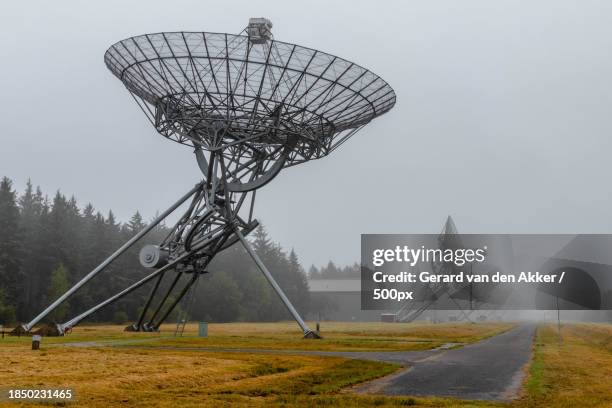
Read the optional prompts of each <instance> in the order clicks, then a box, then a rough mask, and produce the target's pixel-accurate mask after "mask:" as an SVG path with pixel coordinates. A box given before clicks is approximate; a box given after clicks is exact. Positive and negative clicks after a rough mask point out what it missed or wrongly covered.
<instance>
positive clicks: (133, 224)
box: [127, 211, 147, 235]
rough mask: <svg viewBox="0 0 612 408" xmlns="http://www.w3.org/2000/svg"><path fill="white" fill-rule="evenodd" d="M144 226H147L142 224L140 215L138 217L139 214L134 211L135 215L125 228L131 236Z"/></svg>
mask: <svg viewBox="0 0 612 408" xmlns="http://www.w3.org/2000/svg"><path fill="white" fill-rule="evenodd" d="M146 226H147V224H145V223H144V221H143V220H142V215H140V212H138V211H136V214H134V215H133V216H132V218H131V219H130V221H129V222H128V223H127V228H128V230H129V231H130V233H131V234H132V235H134V234H137V233H138V232H140V231H142V230H143V229H144V228H145V227H146Z"/></svg>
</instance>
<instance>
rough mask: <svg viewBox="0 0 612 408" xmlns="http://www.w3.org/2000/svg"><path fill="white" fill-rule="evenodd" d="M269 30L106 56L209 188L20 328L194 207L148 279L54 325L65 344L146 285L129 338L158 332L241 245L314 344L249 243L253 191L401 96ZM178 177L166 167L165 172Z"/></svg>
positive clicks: (204, 35)
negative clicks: (71, 332)
mask: <svg viewBox="0 0 612 408" xmlns="http://www.w3.org/2000/svg"><path fill="white" fill-rule="evenodd" d="M271 29H272V23H271V22H270V20H267V19H265V18H252V19H250V20H249V25H248V26H247V28H246V29H245V30H244V31H243V33H241V34H223V33H210V32H166V33H156V34H144V35H140V36H136V37H131V38H127V39H125V40H122V41H119V42H118V43H116V44H114V45H112V46H111V47H110V48H109V49H108V50H107V51H106V54H105V55H104V62H105V63H106V66H107V67H108V69H109V70H110V71H111V72H112V73H113V75H115V76H116V77H117V78H118V79H119V80H120V81H121V82H122V83H123V84H124V85H125V87H126V89H127V90H128V91H129V92H130V94H131V95H132V96H133V98H134V100H135V101H136V102H137V103H138V105H139V106H140V108H141V109H142V111H143V112H144V113H145V115H146V116H147V118H148V119H149V121H150V122H151V124H152V125H153V126H154V127H155V129H156V130H157V132H158V133H159V134H161V135H162V136H164V137H166V138H168V139H170V140H173V141H175V142H178V143H181V144H183V145H185V146H188V147H190V148H191V150H193V151H194V152H195V158H196V162H197V164H198V166H199V168H200V170H201V172H202V177H203V180H202V181H201V182H199V183H197V184H196V185H195V187H193V188H192V189H191V190H190V191H189V192H187V193H186V194H185V195H184V196H183V197H182V198H180V199H179V200H178V201H177V202H176V203H175V204H173V205H172V206H171V207H170V208H169V209H168V210H166V211H165V212H164V213H162V214H161V215H160V216H159V217H158V218H157V219H156V220H154V221H153V222H151V224H150V225H148V226H147V228H145V229H144V230H143V231H142V232H140V233H138V234H137V235H136V236H134V237H133V238H132V239H130V240H129V241H128V242H127V243H125V244H124V245H123V246H122V247H121V248H119V249H118V250H117V251H116V252H115V253H114V254H112V255H111V256H110V257H109V258H108V259H106V260H105V261H104V262H103V263H102V264H100V265H99V266H98V267H97V268H95V269H94V270H93V271H91V272H90V273H89V274H87V275H86V276H85V277H84V278H83V279H82V280H81V281H79V282H78V283H77V284H76V285H74V286H73V287H72V288H71V289H69V290H68V291H67V292H66V293H65V294H64V295H62V296H61V297H60V298H59V299H57V300H56V301H54V302H53V303H52V304H51V305H50V306H49V307H47V309H45V310H44V311H43V312H42V313H40V314H39V315H38V316H36V317H35V318H34V319H33V320H32V321H31V322H29V323H28V324H26V325H23V326H22V329H24V330H25V331H29V330H30V329H31V328H32V327H33V326H34V325H35V324H37V323H38V322H39V321H40V320H41V319H43V318H44V317H45V316H47V315H48V314H49V313H50V312H51V311H52V310H53V309H55V308H56V307H57V306H58V305H59V304H60V303H61V302H63V301H64V300H66V299H67V298H68V297H69V296H70V295H72V294H73V293H74V292H75V291H76V290H78V289H79V288H80V287H81V286H82V285H84V284H85V283H86V282H87V281H89V280H90V279H91V278H93V277H94V276H95V275H96V274H98V273H99V272H100V271H102V270H103V269H104V268H106V266H108V265H109V264H110V263H111V262H112V261H113V260H114V259H116V258H117V257H118V256H119V255H121V254H122V253H123V252H125V251H126V250H127V249H128V248H130V247H131V246H132V245H134V244H136V242H138V241H139V240H140V239H141V238H142V237H143V236H144V235H146V233H147V232H149V231H150V230H151V229H153V228H155V226H156V225H158V224H159V223H160V222H162V221H163V220H164V219H165V218H166V217H167V216H168V215H169V214H170V213H172V212H173V211H175V210H176V209H177V208H178V207H179V206H181V205H182V204H183V203H185V202H187V203H189V204H188V206H187V209H186V210H185V211H184V213H183V214H182V216H181V217H180V218H179V221H178V222H177V223H176V224H175V225H174V226H173V227H172V228H171V230H170V233H169V234H168V235H167V236H166V238H165V239H164V240H163V241H162V242H160V243H159V244H158V245H156V246H152V245H148V246H145V247H144V248H143V249H142V251H141V254H140V260H141V263H142V265H144V266H145V267H147V268H150V269H152V270H153V272H152V273H151V274H149V275H148V276H146V277H144V278H142V279H141V280H139V281H138V282H135V283H134V284H132V285H131V286H129V287H127V288H126V289H124V290H123V291H121V292H119V293H117V294H115V295H114V296H111V297H110V298H108V299H107V300H105V301H104V302H101V303H100V304H98V305H96V306H94V307H92V308H91V309H89V310H87V311H85V312H83V313H81V314H80V315H78V316H76V317H74V318H72V319H70V320H69V321H67V322H65V323H63V324H58V325H57V332H58V334H63V333H64V332H65V331H66V330H67V329H69V328H71V327H73V326H75V325H76V324H78V323H79V322H80V321H82V320H83V319H85V318H86V317H88V316H90V315H91V314H92V313H94V312H96V311H97V310H99V309H100V308H102V307H104V306H107V305H109V304H111V303H113V302H115V301H117V300H118V299H120V298H122V297H123V296H125V295H127V294H129V293H131V292H132V291H134V290H136V289H137V288H139V287H141V286H142V285H144V284H146V283H148V282H151V281H152V282H154V283H153V287H152V290H151V294H150V296H149V298H148V300H147V301H146V303H145V305H144V306H143V308H142V311H141V313H140V317H139V319H138V321H137V322H136V323H134V324H133V325H130V326H129V327H128V330H144V331H155V330H158V329H159V327H160V325H161V324H162V322H164V321H165V320H166V318H167V317H168V316H169V314H170V313H171V312H172V310H173V309H174V308H175V306H176V305H177V304H178V303H179V302H180V300H181V298H182V297H184V296H185V294H186V293H187V292H188V291H189V290H190V288H191V287H192V285H193V284H194V283H195V282H196V281H197V280H198V277H199V276H200V275H201V274H203V273H206V272H207V267H208V265H209V264H210V262H211V261H212V259H213V258H214V257H215V255H216V254H218V253H219V252H221V251H223V250H225V249H226V248H228V247H230V246H231V245H233V244H234V243H237V242H240V243H242V245H243V246H244V247H245V249H246V250H247V252H248V253H249V254H250V256H251V257H252V258H253V260H254V261H255V263H256V264H257V266H258V267H259V269H260V270H261V271H262V273H263V274H264V276H265V277H266V279H267V280H268V281H269V283H270V285H271V286H272V287H273V288H274V290H275V291H276V292H277V294H278V295H279V297H280V298H281V300H282V301H283V303H284V304H285V306H286V307H287V309H288V310H289V312H290V313H291V315H292V316H293V318H294V319H295V320H296V321H297V322H298V324H299V325H300V327H301V328H302V330H303V331H304V335H305V336H306V337H317V334H316V333H315V332H313V331H311V330H310V329H309V328H308V326H307V325H306V323H304V320H303V319H302V318H301V317H300V315H299V313H298V312H297V310H296V309H295V308H294V307H293V305H292V304H291V302H290V301H289V299H288V298H287V297H286V296H285V294H284V293H283V291H282V290H281V288H280V286H278V284H277V283H276V281H275V280H274V278H273V277H272V275H271V274H270V272H269V271H268V269H267V268H266V267H265V265H264V264H263V262H262V261H261V259H259V257H258V256H257V254H256V253H255V251H254V250H253V249H252V248H251V246H250V244H249V242H248V241H247V240H246V239H245V236H246V235H247V234H248V233H250V232H251V231H252V230H253V229H254V228H256V226H257V225H258V223H257V220H255V219H254V218H253V209H254V204H255V192H256V191H257V189H259V188H261V187H263V186H264V185H266V184H267V183H269V182H270V181H271V180H273V179H274V177H276V175H278V173H279V172H280V171H281V170H282V169H283V168H285V167H289V166H294V165H296V164H300V163H304V162H307V161H310V160H314V159H318V158H321V157H324V156H327V155H328V154H330V153H331V152H332V151H334V150H335V149H336V148H338V147H339V146H340V145H342V144H343V143H344V142H345V141H346V140H348V138H349V137H351V136H352V135H353V134H355V132H357V131H358V130H359V129H361V128H362V127H363V126H365V125H366V124H368V123H369V122H370V121H371V120H372V119H374V118H376V117H377V116H380V115H382V114H384V113H385V112H388V111H389V110H390V109H391V108H392V107H393V106H394V104H395V92H394V91H393V89H391V87H390V86H389V85H388V84H387V83H386V82H385V81H384V80H383V79H382V78H380V77H379V76H377V75H376V74H374V73H372V72H371V71H368V70H367V69H365V68H363V67H361V66H359V65H357V64H355V63H353V62H350V61H347V60H345V59H342V58H340V57H337V56H334V55H330V54H327V53H325V52H322V51H317V50H314V49H312V48H306V47H301V46H299V45H295V44H289V43H285V42H280V41H276V40H274V39H273V37H272V32H271ZM244 34H246V35H244ZM171 169H172V168H171V164H170V163H160V171H171ZM289 198H290V197H288V199H289ZM181 279H182V280H183V281H186V283H185V284H184V285H180V284H179V281H180V280H181ZM163 281H168V282H167V283H166V284H163ZM162 287H163V288H165V291H164V292H163V293H159V292H160V291H161V289H160V288H162ZM156 299H157V301H156V302H155V300H156ZM151 308H153V309H151Z"/></svg>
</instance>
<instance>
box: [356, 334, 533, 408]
mask: <svg viewBox="0 0 612 408" xmlns="http://www.w3.org/2000/svg"><path fill="white" fill-rule="evenodd" d="M534 333H535V325H532V324H524V325H520V326H518V327H516V328H514V329H512V330H510V331H508V332H505V333H502V334H500V335H497V336H494V337H491V338H489V339H486V340H483V341H480V342H478V343H474V344H470V345H467V346H465V347H462V348H457V349H452V350H448V351H447V352H445V353H438V354H435V355H431V356H429V357H426V358H424V359H422V360H418V361H413V363H412V366H411V367H410V368H408V369H407V370H404V371H401V372H399V373H396V374H393V375H392V376H389V377H386V378H382V379H379V380H374V381H372V382H370V383H367V384H364V385H362V386H360V387H358V388H356V389H355V390H356V391H357V392H368V393H370V392H375V393H382V394H386V395H421V396H425V395H435V396H445V397H455V398H461V399H480V400H507V399H511V398H513V397H516V396H517V394H518V391H519V390H520V387H521V383H522V380H523V378H524V375H525V367H526V365H527V363H528V362H529V360H530V358H531V350H532V345H533V337H534Z"/></svg>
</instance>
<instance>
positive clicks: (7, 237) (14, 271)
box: [0, 177, 25, 317]
mask: <svg viewBox="0 0 612 408" xmlns="http://www.w3.org/2000/svg"><path fill="white" fill-rule="evenodd" d="M20 232H21V231H20V226H19V208H18V207H17V197H16V193H15V191H14V190H13V183H12V181H11V180H9V179H8V178H7V177H3V178H2V180H1V181H0V288H3V289H4V291H5V293H4V297H5V299H4V301H5V302H6V304H7V305H9V306H17V305H18V304H19V303H20V302H19V299H20V297H21V296H23V295H24V292H25V290H24V286H23V285H24V279H22V277H21V259H22V255H21V248H22V247H21V245H22V242H21V233H20ZM17 317H20V316H17Z"/></svg>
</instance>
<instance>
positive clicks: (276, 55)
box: [104, 30, 395, 191]
mask: <svg viewBox="0 0 612 408" xmlns="http://www.w3.org/2000/svg"><path fill="white" fill-rule="evenodd" d="M249 33H250V31H248V30H245V35H234V34H222V33H208V32H169V33H156V34H145V35H140V36H136V37H131V38H128V39H125V40H122V41H119V42H118V43H116V44H114V45H112V46H111V47H110V48H109V49H108V51H107V52H106V54H105V57H104V60H105V63H106V65H107V67H108V68H109V69H110V70H111V71H112V73H113V74H114V75H115V76H116V77H118V78H119V79H120V80H121V81H122V82H123V84H124V85H125V86H126V88H127V89H128V90H129V91H130V92H131V93H132V95H133V96H134V97H135V98H136V100H137V102H139V104H140V106H141V108H142V109H143V111H144V112H145V113H146V114H147V116H148V117H149V119H150V121H151V123H152V124H153V125H154V126H155V128H156V129H157V131H158V132H159V133H160V134H162V135H163V136H165V137H167V138H169V139H172V140H174V141H177V142H179V143H182V144H185V145H189V146H194V147H196V148H201V149H204V150H206V151H209V152H214V151H222V152H223V156H224V157H226V158H227V160H228V163H229V165H228V173H229V174H230V177H229V179H230V182H233V183H234V184H232V186H233V187H234V188H233V190H234V191H247V190H251V189H254V188H257V187H259V186H260V185H262V184H263V183H264V182H266V181H269V180H266V179H271V178H272V177H270V176H273V175H274V174H275V173H277V172H278V171H279V170H280V169H281V168H282V167H287V166H291V165H294V164H298V163H302V162H305V161H308V160H312V159H317V158H320V157H323V156H325V155H327V154H329V153H330V152H331V151H333V150H334V148H336V147H337V146H339V145H340V144H341V143H342V142H344V141H345V140H346V139H347V138H348V137H349V136H350V135H352V134H353V133H354V132H355V131H356V130H358V129H359V128H360V127H361V126H363V125H365V124H367V123H368V122H370V121H371V120H372V119H373V118H375V117H377V116H379V115H381V114H383V113H385V112H387V111H388V110H389V109H391V108H392V107H393V105H394V104H395V93H394V91H393V89H392V88H391V87H390V86H389V85H388V84H387V83H386V82H385V81H384V80H383V79H381V78H380V77H379V76H377V75H376V74H374V73H372V72H371V71H368V70H367V69H365V68H363V67H361V66H359V65H357V64H355V63H352V62H350V61H347V60H345V59H342V58H339V57H336V56H333V55H330V54H327V53H325V52H321V51H317V50H314V49H311V48H306V47H301V46H298V45H294V44H289V43H285V42H280V41H276V40H273V39H271V38H270V39H264V40H263V41H261V40H260V39H259V38H258V39H255V38H254V37H253V36H252V35H249ZM257 40H259V41H257ZM264 174H267V175H268V177H261V176H262V175H264ZM260 179H261V180H260ZM258 180H259V181H258Z"/></svg>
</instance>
